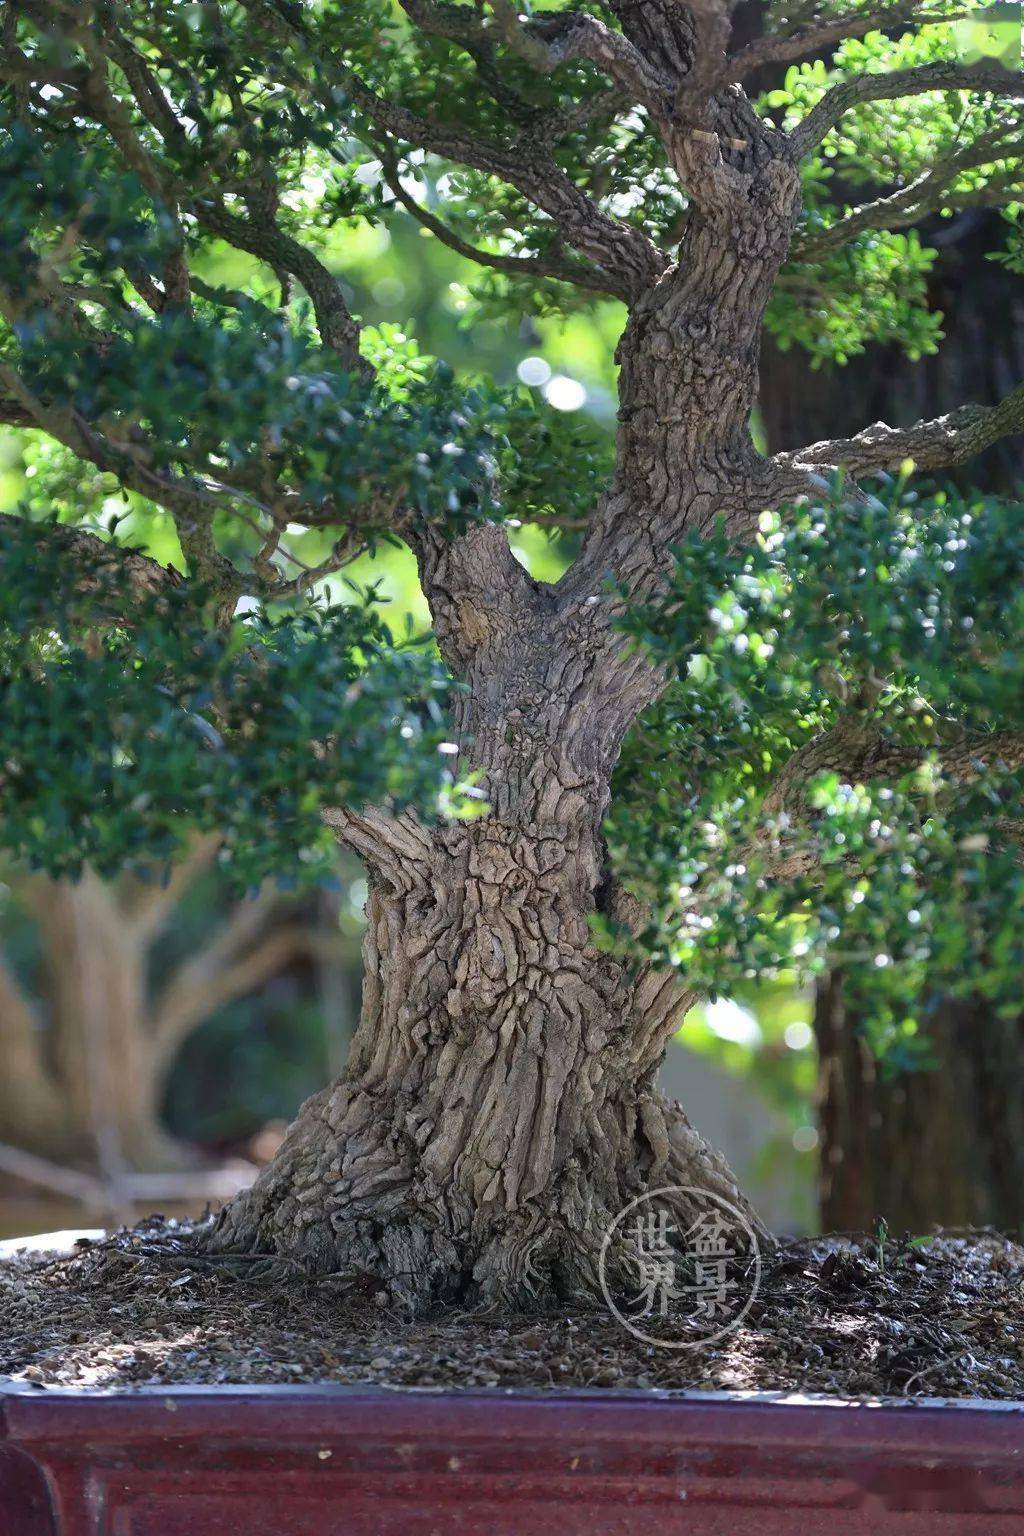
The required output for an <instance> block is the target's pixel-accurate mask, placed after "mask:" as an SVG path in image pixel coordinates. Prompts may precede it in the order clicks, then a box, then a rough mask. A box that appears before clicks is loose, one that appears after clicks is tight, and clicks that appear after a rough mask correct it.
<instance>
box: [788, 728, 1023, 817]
mask: <svg viewBox="0 0 1024 1536" xmlns="http://www.w3.org/2000/svg"><path fill="white" fill-rule="evenodd" d="M929 760H933V761H934V762H935V763H936V764H937V765H938V767H939V769H940V771H941V772H942V773H943V775H944V776H945V777H946V778H948V779H950V780H951V781H952V782H953V783H957V784H969V783H971V782H972V781H973V780H975V779H977V778H978V777H980V775H981V774H982V773H983V772H984V771H985V769H986V767H988V766H989V765H990V764H992V763H996V762H998V763H1000V764H1001V765H1002V766H1003V767H1005V768H1009V769H1017V768H1021V767H1024V733H1021V732H1019V731H991V732H975V733H973V734H971V735H967V736H963V737H961V738H960V739H959V740H958V741H953V742H937V743H935V745H934V746H927V747H919V746H914V745H910V744H907V743H904V742H899V741H890V740H889V739H887V738H886V737H885V736H883V735H882V733H881V731H880V730H879V729H878V727H877V726H875V725H874V724H873V723H870V722H865V721H862V720H857V719H854V718H847V719H844V720H841V721H840V722H839V723H838V724H837V725H835V726H834V727H833V728H832V730H830V731H825V732H823V733H822V735H820V736H816V737H815V738H814V740H813V741H809V742H807V744H806V745H805V746H802V747H800V748H798V749H797V751H796V752H794V753H793V755H792V757H790V758H789V759H788V761H787V762H786V763H785V764H784V765H783V767H782V769H781V771H780V772H779V774H778V776H777V778H776V780H775V782H774V784H773V785H772V788H771V790H770V792H769V794H768V795H767V797H766V798H765V804H764V808H765V811H766V812H767V813H768V814H772V815H774V814H778V812H780V811H785V812H786V813H788V814H796V813H802V811H803V810H804V809H805V808H806V807H805V796H806V791H807V786H808V784H809V783H810V782H811V781H812V779H815V778H817V777H818V776H819V775H820V774H823V773H838V774H839V775H840V776H841V777H842V778H843V779H844V780H846V781H848V782H850V783H854V784H866V783H868V782H869V781H870V780H872V779H888V780H892V779H901V778H904V777H905V776H906V775H907V774H908V773H913V771H914V769H915V768H920V767H922V766H923V765H924V763H926V762H927V761H929Z"/></svg>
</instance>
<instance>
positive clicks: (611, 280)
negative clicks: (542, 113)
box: [345, 72, 669, 302]
mask: <svg viewBox="0 0 1024 1536" xmlns="http://www.w3.org/2000/svg"><path fill="white" fill-rule="evenodd" d="M345 83H346V87H347V89H348V91H349V94H350V95H351V97H352V99H353V101H354V102H355V104H356V106H358V107H359V109H360V110H361V111H362V112H364V113H365V114H366V116H367V117H369V118H370V120H371V121H372V122H373V123H374V124H375V125H376V127H377V128H379V129H382V130H383V131H384V132H385V133H387V134H389V135H391V136H393V137H394V138H396V139H400V140H403V141H405V142H406V143H410V144H416V145H419V146H420V147H421V148H423V149H428V150H430V151H431V152H432V153H433V154H436V155H440V156H442V158H444V159H446V160H451V161H454V162H456V163H461V164H462V165H468V166H470V167H471V168H472V169H474V170H478V171H483V172H485V173H486V174H487V175H491V176H496V177H498V179H499V180H501V181H506V182H508V184H509V185H510V186H513V187H515V188H516V189H517V190H518V191H520V192H521V193H522V194H523V196H524V197H526V198H528V199H529V200H530V202H532V203H534V204H535V205H536V206H537V207H538V208H540V209H541V211H542V212H543V213H546V214H547V215H548V217H549V218H550V219H552V220H553V222H554V223H555V224H556V226H557V227H558V229H559V231H560V233H561V235H562V237H563V238H564V239H565V241H566V243H567V244H569V245H571V246H573V247H574V248H575V249H576V250H578V251H580V252H582V254H583V255H584V256H587V257H588V258H589V259H590V260H591V261H593V262H594V263H595V264H596V265H597V266H598V267H600V268H601V269H602V270H603V271H604V272H606V273H607V274H608V287H609V289H610V290H611V291H612V292H614V293H615V294H616V295H618V297H620V298H622V299H624V300H626V301H627V302H628V301H630V300H632V299H635V298H637V297H638V296H639V294H640V293H642V292H643V291H644V290H645V289H646V288H648V287H650V286H651V284H653V283H655V282H657V280H658V278H659V277H660V276H661V274H662V272H663V271H664V270H665V268H666V267H667V266H668V264H669V258H668V257H667V256H666V255H665V253H664V252H663V251H659V250H658V248H657V247H656V246H655V245H653V244H652V243H651V241H650V240H648V238H647V236H646V235H644V234H643V233H641V231H640V230H638V229H634V228H632V226H630V225H628V224H624V223H622V222H621V220H619V219H614V218H612V217H611V216H610V215H609V214H606V213H604V212H603V211H602V210H601V209H600V208H599V207H598V206H597V204H596V203H595V202H594V201H593V200H592V199H591V198H589V197H588V196H587V194H586V193H585V192H584V191H583V190H582V188H581V187H579V186H577V185H576V183H575V182H574V181H573V180H572V178H571V177H570V176H568V175H566V173H565V171H563V170H562V168H561V167H560V166H559V164H558V162H557V161H556V160H555V158H554V156H553V155H552V153H551V150H550V148H549V147H548V146H547V144H545V143H542V142H540V141H539V140H537V139H535V138H533V137H532V136H530V135H527V134H523V135H521V136H520V137H519V138H518V139H517V140H516V142H515V143H514V144H512V145H509V146H508V147H505V146H504V145H501V144H496V143H494V142H493V141H491V140H487V139H477V138H471V137H469V136H467V135H465V134H461V133H459V132H458V131H457V130H455V129H452V128H450V127H448V125H447V124H443V123H435V122H432V121H431V120H430V119H428V118H424V117H420V116H418V115H417V114H416V113H414V112H410V111H409V109H408V108H407V107H403V106H400V105H399V104H398V103H397V102H392V101H388V100H385V99H384V98H383V97H381V96H378V95H377V94H376V93H375V92H374V91H371V90H370V89H369V88H368V87H367V86H366V85H364V84H363V82H362V81H361V80H360V79H359V78H358V77H357V76H356V75H354V74H352V73H351V72H347V73H346V76H345Z"/></svg>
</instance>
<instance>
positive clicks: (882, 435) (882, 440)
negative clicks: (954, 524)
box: [771, 384, 1024, 479]
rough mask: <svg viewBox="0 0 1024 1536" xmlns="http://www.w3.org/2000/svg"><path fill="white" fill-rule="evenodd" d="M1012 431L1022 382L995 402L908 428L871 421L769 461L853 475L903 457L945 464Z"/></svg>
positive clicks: (926, 464) (1019, 425)
mask: <svg viewBox="0 0 1024 1536" xmlns="http://www.w3.org/2000/svg"><path fill="white" fill-rule="evenodd" d="M1015 432H1024V384H1019V385H1018V386H1017V388H1016V389H1015V390H1014V391H1013V393H1012V394H1009V395H1007V396H1006V397H1005V398H1004V399H1003V400H1001V401H1000V402H999V403H998V405H962V406H960V407H959V409H957V410H955V411H950V412H949V414H948V415H946V416H938V417H935V418H934V419H933V420H931V421H917V422H915V423H914V424H913V426H909V427H889V426H886V425H885V423H884V422H881V421H879V422H875V424H874V425H873V426H870V427H866V428H865V429H864V431H863V432H858V434H857V435H856V437H845V438H844V437H839V438H832V439H830V440H828V441H825V442H821V443H811V444H809V445H808V446H807V447H806V448H800V449H798V450H797V451H796V452H795V453H780V454H776V456H775V458H774V459H773V460H772V461H771V462H772V464H773V465H775V467H776V468H777V469H778V470H779V471H782V472H784V471H786V470H793V471H796V472H799V471H807V470H811V471H813V470H819V471H821V470H829V469H836V468H838V467H839V466H840V465H842V466H844V467H845V468H846V469H848V470H849V472H850V474H851V475H852V476H853V477H854V478H855V479H859V478H860V477H861V476H862V475H870V474H875V473H877V472H878V471H879V470H895V469H898V468H899V467H900V465H901V464H903V463H904V462H905V461H906V460H908V459H911V460H913V462H914V465H915V466H916V468H918V469H921V470H931V469H945V468H946V467H948V466H950V465H953V464H961V463H963V461H964V460H965V459H969V458H972V457H973V456H974V454H976V453H981V452H982V451H983V450H984V449H985V448H988V447H990V446H991V444H992V443H995V442H998V440H999V439H1000V438H1001V437H1008V436H1010V435H1011V434H1012V433H1015Z"/></svg>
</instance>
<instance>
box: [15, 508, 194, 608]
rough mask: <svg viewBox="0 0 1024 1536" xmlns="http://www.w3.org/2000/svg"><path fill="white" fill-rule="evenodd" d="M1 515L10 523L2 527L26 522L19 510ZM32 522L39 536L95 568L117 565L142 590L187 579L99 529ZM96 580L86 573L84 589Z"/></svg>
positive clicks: (163, 588) (157, 589)
mask: <svg viewBox="0 0 1024 1536" xmlns="http://www.w3.org/2000/svg"><path fill="white" fill-rule="evenodd" d="M0 517H2V518H4V519H6V520H7V521H6V524H3V523H0V528H2V527H4V526H7V527H10V526H11V524H14V523H18V524H22V523H24V522H25V519H23V518H22V517H21V516H20V515H19V514H18V513H16V512H0ZM30 526H31V527H32V528H33V529H34V530H35V533H36V535H37V536H38V537H39V538H43V539H48V540H50V541H52V542H53V543H54V544H55V545H56V546H57V547H58V548H59V549H61V550H63V551H64V552H65V553H66V554H67V555H68V557H69V558H70V559H71V560H82V561H83V563H84V564H85V566H87V567H90V568H92V569H95V568H96V566H97V565H101V564H106V565H108V566H109V567H110V568H115V567H116V568H117V569H118V570H119V571H120V572H121V573H122V575H124V576H125V577H127V580H128V582H129V583H130V585H131V586H132V587H133V589H134V590H135V591H136V592H138V593H140V594H142V593H154V592H163V591H166V590H167V589H168V588H169V587H176V586H179V585H180V584H181V582H182V581H183V580H184V577H183V576H182V575H181V572H180V571H176V570H174V569H173V567H171V566H166V565H161V564H160V562H159V561H158V560H154V559H152V558H151V556H149V555H143V554H140V553H139V551H138V550H135V549H126V548H125V547H124V546H123V545H121V544H116V543H114V542H113V541H112V540H110V539H104V538H101V537H100V535H99V534H98V533H88V532H87V531H86V530H85V529H84V528H69V527H68V526H67V525H66V524H64V523H32V524H30ZM92 584H93V583H92V578H91V577H90V576H86V575H83V581H82V587H81V590H82V591H85V592H87V591H89V590H90V588H91V586H92Z"/></svg>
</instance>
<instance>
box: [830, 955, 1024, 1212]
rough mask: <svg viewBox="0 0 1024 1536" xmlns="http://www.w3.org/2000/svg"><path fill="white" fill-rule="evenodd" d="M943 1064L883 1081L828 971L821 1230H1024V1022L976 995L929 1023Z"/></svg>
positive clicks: (941, 1010)
mask: <svg viewBox="0 0 1024 1536" xmlns="http://www.w3.org/2000/svg"><path fill="white" fill-rule="evenodd" d="M927 1028H928V1034H929V1038H930V1040H931V1042H932V1045H933V1048H934V1051H935V1055H936V1057H937V1058H938V1066H937V1067H936V1068H935V1069H934V1070H931V1071H918V1072H909V1073H908V1072H903V1073H899V1074H898V1075H896V1076H894V1077H892V1078H891V1079H887V1078H886V1077H885V1076H884V1075H883V1073H882V1069H881V1067H880V1065H879V1063H878V1061H877V1059H876V1058H875V1057H874V1056H873V1055H872V1053H871V1051H870V1049H869V1048H868V1045H867V1042H866V1041H865V1040H864V1038H863V1036H862V1035H861V1034H860V1033H859V1031H858V1029H857V1021H856V1018H855V1017H852V1016H851V1015H850V1013H849V1011H848V1008H847V1004H846V1001H845V999H844V996H843V986H842V978H841V977H839V976H833V977H831V978H830V979H829V981H828V982H827V983H826V984H824V985H823V986H822V987H821V988H820V990H819V993H818V997H817V1000H816V1006H815V1032H816V1035H817V1041H818V1050H819V1056H820V1067H819V1084H818V1098H819V1125H820V1129H821V1163H820V1172H819V1196H820V1206H821V1219H822V1225H823V1226H824V1227H825V1229H826V1230H828V1231H865V1230H867V1229H869V1228H872V1227H873V1226H874V1225H875V1223H876V1222H877V1221H878V1220H879V1219H880V1218H884V1219H885V1221H886V1222H887V1223H888V1225H889V1228H890V1230H891V1231H893V1232H897V1233H906V1232H911V1233H915V1234H918V1233H925V1232H930V1231H931V1230H932V1229H933V1228H934V1227H935V1226H945V1227H960V1226H994V1227H997V1228H999V1229H1000V1230H1002V1231H1007V1232H1013V1233H1019V1232H1020V1231H1021V1230H1022V1228H1024V1069H1022V1066H1021V1061H1022V1049H1021V1047H1022V1043H1024V1042H1022V1028H1024V1026H1022V1021H1021V1020H1020V1019H1019V1018H1015V1019H1000V1018H996V1017H994V1016H993V1014H992V1011H991V1009H990V1008H989V1007H987V1006H986V1005H985V1004H984V1003H983V1002H975V1003H966V1002H963V1001H956V1002H952V1001H948V1002H944V1003H942V1004H941V1005H940V1006H939V1007H937V1008H936V1009H935V1010H934V1012H933V1013H932V1014H931V1015H930V1017H929V1019H928V1021H927Z"/></svg>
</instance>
